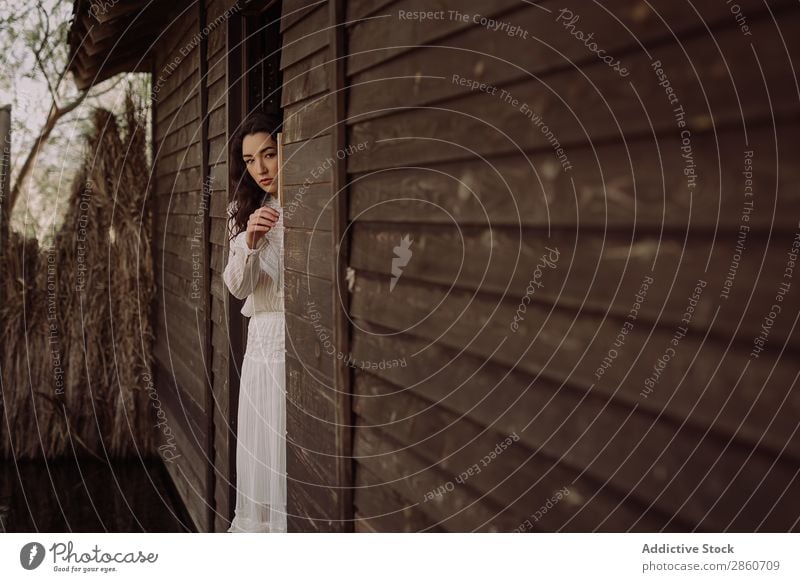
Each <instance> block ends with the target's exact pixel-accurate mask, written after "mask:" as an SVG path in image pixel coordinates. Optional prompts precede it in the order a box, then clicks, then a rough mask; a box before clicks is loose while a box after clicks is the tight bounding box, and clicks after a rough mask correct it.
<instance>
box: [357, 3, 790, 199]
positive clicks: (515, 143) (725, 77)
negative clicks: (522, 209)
mask: <svg viewBox="0 0 800 582" xmlns="http://www.w3.org/2000/svg"><path fill="white" fill-rule="evenodd" d="M782 24H785V26H786V28H787V29H788V30H795V29H798V28H800V12H797V11H795V12H792V13H790V14H788V15H786V16H785V18H784V19H783V20H782ZM753 34H754V35H755V36H756V37H757V38H758V41H759V42H758V55H759V60H758V61H755V60H754V59H750V58H748V59H744V58H741V59H735V60H728V61H724V60H723V57H722V56H719V57H717V56H714V57H710V56H709V55H716V54H717V46H719V50H720V51H721V54H722V55H725V54H740V51H741V46H742V44H741V42H742V39H741V33H740V32H739V30H738V29H733V30H726V31H723V32H721V33H720V34H719V35H717V36H716V37H714V38H708V37H697V38H693V39H691V40H689V41H687V42H686V43H682V44H681V45H679V46H678V45H671V44H670V45H659V46H658V47H655V48H653V49H652V50H651V51H650V55H647V54H644V53H637V54H635V55H631V57H630V58H629V59H627V60H626V67H627V68H628V69H629V70H630V75H629V76H628V77H626V78H625V79H624V81H627V82H623V80H622V79H621V78H620V75H619V74H618V73H616V72H615V71H614V70H613V69H611V68H610V67H608V66H607V65H606V64H605V63H604V62H602V61H598V62H596V63H594V64H591V65H588V66H587V67H585V68H584V69H583V70H582V72H583V73H584V74H583V75H581V76H577V75H575V74H574V72H573V71H572V70H565V71H561V72H558V73H556V74H554V75H552V76H548V77H547V78H546V79H543V80H525V81H523V82H521V83H518V84H515V85H506V86H505V87H503V88H502V89H504V90H506V91H507V92H508V95H509V96H510V98H511V99H515V100H516V106H514V105H513V103H512V104H509V103H507V102H506V100H505V99H504V98H498V96H497V95H491V94H489V93H486V92H477V93H475V94H473V95H468V96H466V97H462V98H458V99H454V100H450V101H448V102H447V103H446V105H445V104H442V105H440V106H437V107H434V108H425V107H411V108H407V109H406V108H404V107H400V108H398V112H397V113H394V114H392V115H389V116H386V117H382V118H380V119H372V120H367V121H364V122H363V123H362V122H360V121H359V119H358V116H353V115H351V116H350V121H351V122H353V123H355V125H354V126H353V127H351V129H350V131H349V138H348V140H349V143H360V142H367V143H369V144H370V147H368V148H366V149H365V150H363V151H356V152H354V153H353V154H352V155H350V156H349V157H348V171H350V172H366V171H369V170H374V169H381V168H387V167H393V166H397V165H400V164H403V165H412V164H418V163H424V162H432V161H447V160H454V159H465V158H474V157H475V155H476V154H481V155H484V154H485V155H498V154H500V153H512V152H520V151H525V152H529V151H535V150H542V151H549V152H551V154H553V155H552V157H553V160H558V163H557V166H556V171H563V172H569V171H570V169H571V167H572V164H571V162H570V159H569V158H570V155H571V151H572V149H574V147H575V146H576V145H578V144H589V143H598V142H600V141H606V140H619V139H621V138H623V137H625V138H627V137H635V136H641V135H649V134H651V133H655V134H661V135H669V136H674V135H679V136H680V134H681V131H688V132H689V133H688V134H684V137H687V139H688V140H689V141H688V145H687V148H689V149H690V150H691V151H689V152H688V153H689V154H691V153H692V151H695V150H696V148H691V135H693V134H695V133H697V132H701V131H705V130H708V129H710V128H711V127H720V126H723V127H724V126H726V125H731V126H736V125H738V124H740V123H741V120H743V119H744V120H752V121H758V120H764V119H769V118H770V116H775V117H777V118H778V119H791V118H792V116H793V115H794V116H795V118H796V112H797V110H798V102H797V99H796V96H794V95H793V94H792V93H791V92H788V91H782V90H781V87H782V86H783V83H784V79H785V77H786V74H787V64H786V59H785V56H786V47H784V45H783V43H782V41H781V39H780V37H778V36H777V35H775V34H774V30H773V24H772V23H771V22H769V21H767V20H764V19H762V20H760V21H758V22H756V23H754V24H753ZM790 42H794V41H790ZM798 42H800V41H798ZM791 48H792V47H789V49H790V50H791ZM712 58H713V60H710V59H712ZM687 59H688V61H689V62H708V65H707V66H706V67H704V68H703V69H702V71H695V70H694V69H692V68H691V67H689V66H687ZM709 61H710V62H709ZM653 62H660V65H661V68H662V69H663V71H664V72H665V74H666V77H667V80H668V81H669V83H670V87H671V88H672V89H673V91H674V93H675V94H676V95H677V97H678V102H677V105H676V104H674V103H670V98H669V97H668V95H667V94H666V93H665V90H664V88H663V87H662V86H661V85H660V84H659V83H660V79H659V78H658V76H657V74H656V72H655V71H654V68H653V66H652V64H653ZM715 63H718V64H715ZM726 63H727V65H728V67H727V68H726ZM698 75H699V81H700V82H701V83H702V85H701V84H700V83H699V82H698ZM762 75H763V79H764V82H763V83H761V82H759V83H751V82H750V81H751V80H752V79H754V78H756V79H761V78H762ZM740 86H741V87H746V88H747V93H746V94H745V93H737V90H736V88H737V87H740ZM354 90H355V89H354ZM498 94H501V93H500V92H499V91H498ZM767 103H768V104H769V106H766V105H765V104H767ZM677 106H679V107H681V108H682V111H681V112H679V114H678V116H679V118H676V112H675V107H677ZM679 123H683V124H685V126H684V127H681V126H680V125H679ZM405 136H413V139H404V137H405ZM423 143H425V144H432V143H435V144H436V147H421V144H423ZM683 145H684V144H682V146H681V147H683ZM562 150H563V151H562ZM678 154H681V152H680V151H679V152H678ZM687 160H689V161H692V160H693V158H687ZM398 162H399V163H398ZM686 169H687V170H688V169H691V170H692V171H693V172H695V175H696V174H697V173H699V169H698V168H697V167H696V164H695V165H691V166H687V167H686ZM689 181H690V180H687V184H688V183H689ZM686 187H687V189H691V187H688V186H686Z"/></svg>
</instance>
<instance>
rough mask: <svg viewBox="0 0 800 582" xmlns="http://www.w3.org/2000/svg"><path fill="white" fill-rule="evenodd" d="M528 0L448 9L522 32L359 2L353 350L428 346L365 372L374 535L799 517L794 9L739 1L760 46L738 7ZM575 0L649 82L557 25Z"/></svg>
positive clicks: (406, 5)
mask: <svg viewBox="0 0 800 582" xmlns="http://www.w3.org/2000/svg"><path fill="white" fill-rule="evenodd" d="M530 4H531V3H527V2H526V3H522V2H519V1H512V0H502V1H498V2H492V3H491V4H490V5H489V4H487V3H485V2H477V1H470V2H463V1H458V2H456V1H442V2H439V3H437V6H436V9H437V10H442V9H443V10H457V11H459V12H460V13H462V14H468V15H472V14H482V15H483V16H486V17H490V18H494V19H496V20H498V21H501V22H508V23H509V24H513V25H518V26H520V27H521V30H522V31H527V35H528V37H527V39H524V38H520V36H509V35H508V34H505V33H504V32H503V31H502V30H498V31H491V30H488V29H487V28H486V27H484V26H481V25H480V24H475V23H473V22H472V21H471V20H470V21H469V22H463V21H461V20H459V19H453V20H451V19H445V20H432V21H426V22H413V21H408V20H401V19H399V18H398V15H399V12H398V11H399V10H414V9H419V6H418V5H417V3H414V2H411V1H397V2H381V3H374V2H351V3H348V14H347V20H348V22H350V25H349V27H348V30H347V46H348V53H349V57H348V59H347V74H348V79H347V81H348V87H349V89H348V111H347V113H348V115H347V119H348V124H349V129H348V132H349V134H348V143H349V144H350V146H351V147H352V146H353V145H355V144H360V143H365V144H366V147H365V148H364V149H362V150H357V151H354V153H352V154H351V155H349V156H348V157H347V168H348V172H349V179H350V186H349V198H348V199H349V218H350V220H351V221H352V222H353V224H352V226H351V229H350V236H351V237H352V238H351V240H350V244H351V249H352V250H351V254H350V258H349V261H350V262H349V264H350V266H351V267H352V268H353V269H354V270H355V285H354V287H353V293H352V299H351V301H352V303H351V316H352V318H353V324H352V330H351V332H352V340H351V341H352V345H353V348H352V350H353V354H354V356H355V358H356V360H357V361H360V360H367V361H373V362H376V363H377V362H380V361H381V360H387V361H391V360H395V359H397V358H403V357H404V358H406V362H407V365H406V366H398V367H384V369H369V370H365V369H361V368H359V367H356V368H355V369H354V382H353V393H354V402H353V409H354V411H355V414H356V421H355V424H356V426H355V433H354V437H353V438H354V457H355V485H356V489H355V511H356V519H357V523H356V529H357V530H358V531H369V530H379V531H385V530H392V531H396V530H435V529H444V530H450V531H470V530H499V531H512V530H515V529H518V528H519V529H523V530H572V531H591V530H595V529H598V530H614V531H620V530H661V529H664V530H672V529H681V530H685V529H692V528H695V527H696V528H698V529H699V530H723V529H730V530H741V531H752V530H783V531H785V530H787V529H789V528H792V527H795V528H796V527H797V523H798V522H797V518H798V515H800V509H798V503H797V499H800V481H798V479H797V467H798V461H800V439H798V438H797V433H796V431H797V426H798V425H797V418H798V415H799V414H800V398H798V394H800V393H798V391H797V384H796V383H797V377H798V366H797V352H798V349H800V336H798V333H797V332H796V329H795V326H796V323H797V317H798V306H799V305H800V301H798V297H799V296H800V281H798V280H797V277H796V274H797V271H796V269H795V281H794V282H793V283H792V285H791V289H790V290H789V292H788V294H786V295H785V296H784V298H783V301H779V300H776V299H775V297H776V294H778V293H779V289H780V287H779V286H780V284H781V283H784V282H786V281H787V280H786V279H785V278H784V273H785V268H786V266H787V256H788V255H787V253H788V252H789V250H790V246H791V243H792V240H793V239H795V237H796V235H797V232H798V216H800V201H799V200H798V197H797V195H796V184H797V180H798V178H799V177H800V176H798V174H799V173H800V170H798V165H797V163H796V159H793V158H792V156H793V155H794V154H790V151H793V150H794V147H795V142H796V140H797V138H796V136H797V132H798V130H799V129H800V125H799V124H798V121H797V120H798V117H797V113H798V110H800V106H799V102H798V97H799V95H798V91H797V83H796V77H794V76H793V74H792V69H791V65H790V55H797V54H800V46H799V44H800V34H798V33H800V9H798V7H797V5H796V3H795V4H792V3H791V2H771V3H770V8H767V7H766V6H765V5H764V3H763V2H760V1H756V0H752V1H750V0H741V1H739V2H738V4H739V5H740V6H741V8H742V12H743V13H744V14H745V15H746V20H747V24H748V26H749V34H746V32H747V31H745V30H744V29H742V28H740V26H739V23H737V22H736V19H735V16H734V15H732V14H731V12H730V8H729V6H728V5H727V4H726V3H724V2H708V3H694V8H691V7H690V6H688V5H686V4H685V3H676V2H670V1H668V0H664V1H658V2H655V3H651V5H652V6H653V7H654V8H655V10H657V11H658V14H656V13H654V12H653V11H652V10H651V9H650V8H648V4H647V3H644V2H639V1H632V0H613V1H611V2H605V3H603V6H600V5H599V4H593V3H590V2H581V3H578V2H575V3H573V5H574V6H572V7H570V6H569V5H564V4H563V3H560V4H559V3H555V2H551V1H541V2H538V3H537V4H538V5H539V6H531V5H530ZM565 6H567V7H568V8H570V9H571V10H572V11H573V12H574V14H576V15H579V16H580V20H579V22H578V24H577V25H576V28H577V29H579V30H582V31H583V32H584V33H585V34H588V33H590V32H592V33H594V39H595V41H596V42H597V44H598V46H599V47H601V48H603V49H605V50H606V51H607V54H609V55H613V56H614V57H615V58H618V59H620V61H621V64H622V66H624V67H626V69H627V71H628V72H629V75H628V76H626V77H621V76H620V74H619V73H618V72H616V71H614V70H613V68H612V67H609V66H608V65H607V64H606V63H604V62H602V61H601V60H599V59H598V58H597V57H596V55H595V54H593V53H592V52H590V51H589V50H588V49H587V47H586V46H585V44H584V43H583V42H581V41H579V40H577V39H576V38H575V37H574V36H573V35H572V34H570V31H569V30H567V29H566V28H565V26H564V23H563V22H558V21H557V17H558V16H559V10H561V9H562V8H563V7H565ZM773 13H774V14H773ZM385 15H388V17H380V18H367V19H364V20H360V19H361V18H364V17H377V16H385ZM420 45H425V46H420ZM656 61H660V62H661V68H663V71H664V72H665V74H666V78H667V79H668V82H669V84H670V86H671V88H672V89H673V91H674V93H675V95H676V96H677V98H678V100H679V101H677V102H673V103H670V101H669V96H668V94H667V93H666V92H665V86H664V85H659V83H660V82H663V78H659V77H658V76H657V69H658V68H659V67H658V66H653V63H654V62H656ZM453 75H458V76H459V77H457V78H456V79H455V81H454V79H453ZM459 78H464V79H468V80H476V81H479V82H482V83H487V84H488V85H489V87H488V88H485V89H486V90H485V91H481V90H474V91H471V90H470V89H469V88H468V87H467V86H465V85H464V84H462V83H459V82H458V80H459ZM320 82H322V81H320ZM491 87H497V90H496V92H495V94H490V93H491ZM502 90H505V91H506V92H507V95H509V96H510V98H509V100H506V99H505V95H506V93H502V92H501V91H502ZM513 100H516V102H513ZM523 103H524V104H527V105H528V106H529V108H530V110H532V111H534V112H536V113H537V114H538V115H539V116H540V119H541V120H542V122H543V123H544V124H546V126H547V128H549V130H550V131H552V135H549V134H548V133H547V131H546V130H545V129H542V126H541V125H537V124H536V123H535V119H531V118H529V117H527V116H526V115H525V114H524V112H523V111H522V104H523ZM679 106H680V107H682V108H683V111H684V113H685V117H680V115H678V114H677V113H676V111H675V109H676V108H677V107H679ZM679 122H683V123H685V124H686V125H685V127H680V126H679ZM683 129H686V130H688V132H689V133H688V134H684V136H688V139H689V141H688V142H685V141H683V140H682V135H681V131H682V130H683ZM553 137H554V138H555V139H557V140H558V141H559V142H560V146H561V147H562V148H563V149H564V153H565V155H566V159H567V162H568V163H567V164H566V165H565V164H563V163H562V162H560V161H559V159H558V158H557V153H556V152H555V151H554V149H555V146H554V144H553V142H552V138H553ZM686 145H689V146H690V147H691V159H690V158H689V157H683V154H687V153H688V150H687V149H684V150H682V149H681V148H682V146H686ZM751 151H752V152H753V154H752V158H751V159H752V171H753V176H754V190H753V192H754V196H753V197H752V198H751V197H748V196H746V195H745V189H746V186H747V185H746V182H745V179H746V178H745V176H744V175H743V173H742V172H743V171H744V170H745V169H746V164H747V161H746V158H747V159H750V158H749V155H750V154H748V153H746V152H751ZM690 163H693V164H694V170H695V172H696V176H697V177H696V181H694V184H695V185H694V186H691V185H690V184H692V183H693V179H692V177H691V175H687V173H685V172H684V170H685V169H686V170H688V168H689V164H690ZM688 173H689V174H691V171H688ZM321 188H322V187H321ZM323 192H324V190H323ZM325 194H327V192H326V193H325ZM750 200H754V206H753V209H752V212H750V211H749V210H747V208H748V207H747V205H746V203H747V202H748V201H750ZM744 216H746V217H747V218H744ZM742 225H745V226H749V231H746V242H745V243H744V250H743V252H741V260H740V262H739V264H738V267H737V268H736V269H735V277H734V278H733V279H732V282H731V277H730V275H729V270H730V267H731V265H732V261H733V260H734V257H736V258H737V259H738V254H737V249H736V247H737V241H739V240H740V238H739V237H740V234H741V232H743V231H740V226H742ZM405 235H408V236H410V238H411V239H412V241H413V242H412V244H411V246H410V250H411V252H412V256H411V258H410V260H409V262H408V264H407V265H406V266H405V267H403V269H402V275H401V277H400V278H399V280H398V282H397V284H396V287H395V288H394V289H393V290H391V291H390V288H389V285H390V280H391V276H392V258H393V257H394V252H393V251H394V248H395V247H396V246H398V245H399V244H400V241H401V239H402V237H404V236H405ZM295 236H299V234H298V235H295ZM329 244H330V241H326V246H327V245H329ZM309 247H310V245H305V248H309ZM548 248H550V249H556V251H557V252H553V251H549V250H548ZM543 256H544V257H548V259H550V260H551V262H552V263H553V264H552V266H548V265H547V264H546V263H543V262H541V259H542V257H543ZM556 257H557V261H555V260H554V259H555V258H556ZM317 260H318V259H317V256H316V255H313V256H310V257H306V256H303V257H297V258H296V261H297V262H298V263H301V264H302V265H303V266H311V268H312V269H314V268H316V269H318V270H319V272H320V273H322V272H323V271H324V268H323V267H325V268H327V265H320V264H319V263H318V262H317ZM537 265H541V266H539V267H538V272H537ZM726 279H728V283H727V285H730V287H729V290H730V292H729V294H726V291H725V289H726V288H727V287H726ZM532 280H534V281H535V284H533V285H531V284H530V282H531V281H532ZM650 280H652V284H650V285H649V287H648V288H647V289H644V288H643V287H642V282H643V281H644V282H647V281H650ZM314 281H315V283H317V284H318V285H319V286H320V288H321V289H322V290H323V291H325V292H327V289H328V288H327V285H328V284H329V283H328V281H327V280H324V277H322V276H319V277H317V278H315V279H314ZM300 284H301V283H300V282H298V286H299V285H300ZM698 284H699V285H700V291H702V293H701V294H700V297H699V301H698V302H697V304H696V306H694V312H693V313H692V317H691V321H690V323H689V325H688V332H687V333H686V335H685V337H682V335H681V333H680V331H679V327H680V326H683V325H684V323H682V322H681V319H682V316H683V314H684V312H685V311H686V310H687V308H688V307H690V306H691V305H692V299H691V298H692V295H693V293H694V289H695V288H696V287H697V286H698ZM539 285H541V286H539ZM703 285H705V286H704V287H703ZM528 289H535V291H534V292H532V293H530V294H529V297H531V298H532V300H531V301H530V304H529V305H526V306H525V307H526V310H525V311H524V313H523V312H521V311H518V310H519V309H520V308H519V306H520V304H521V301H522V298H523V297H524V296H526V293H528V291H527V290H528ZM640 291H643V292H644V295H646V298H645V299H644V301H643V302H641V303H639V304H637V297H636V296H637V293H640ZM641 296H642V294H640V297H641ZM778 302H780V304H781V305H782V307H783V310H782V312H781V313H780V314H779V316H778V317H777V319H775V320H774V323H773V324H771V327H770V331H769V335H768V341H767V345H766V347H765V349H764V350H763V352H761V353H760V354H759V356H758V357H753V356H751V355H750V353H751V350H752V349H753V347H754V339H755V338H757V337H758V335H759V333H760V331H761V329H762V325H763V324H764V323H765V318H766V317H768V315H769V312H770V305H772V304H774V303H778ZM634 305H640V306H641V308H640V309H639V310H638V311H632V309H633V307H634ZM631 314H633V317H631ZM515 315H516V316H520V315H521V316H522V317H521V319H519V318H518V322H517V323H518V329H516V330H514V329H513V328H512V326H511V324H512V322H513V321H514V318H515ZM626 322H629V323H630V325H629V326H626V325H625V323H626ZM767 324H768V325H770V322H767ZM623 328H624V329H625V330H626V331H627V332H628V333H625V334H622V337H623V340H622V343H619V337H620V333H621V330H622V329H623ZM676 334H677V335H676ZM673 339H676V340H677V341H676V343H677V345H675V344H673V343H672V340H673ZM615 341H617V342H618V343H617V344H615ZM671 347H673V348H674V354H673V352H668V351H667V350H668V349H669V348H671ZM611 349H615V350H616V351H615V352H613V358H611V359H610V365H608V367H607V368H602V364H603V361H604V358H608V356H609V353H610V350H611ZM665 354H668V355H670V356H671V358H670V359H669V361H668V362H667V364H666V366H664V367H663V369H660V370H659V371H658V374H655V371H654V367H659V366H660V364H659V359H660V358H662V359H663V358H664V356H665ZM606 362H607V363H608V362H609V360H608V359H607V360H606ZM325 365H329V364H325V363H322V364H320V366H321V367H324V366H325ZM598 369H600V370H599V372H598ZM297 375H298V377H300V378H307V375H305V374H301V373H298V374H297ZM654 375H655V377H657V381H656V382H655V383H654V384H655V385H654V386H653V387H652V389H650V388H649V387H648V384H647V381H648V378H652V377H654ZM509 437H513V438H512V441H513V442H512V444H511V445H510V446H509V447H507V448H503V447H500V453H499V454H497V453H495V454H494V455H492V454H491V453H492V451H494V450H496V447H497V446H498V443H501V442H503V441H504V440H505V439H507V438H509ZM516 437H518V439H519V440H515V439H516ZM487 455H488V457H487ZM487 458H488V461H486V459H487ZM562 488H567V489H566V490H567V491H568V492H569V493H568V494H567V495H565V496H564V497H563V500H558V502H556V503H555V504H553V503H552V502H550V505H551V506H552V507H548V509H547V510H546V511H544V512H543V513H540V514H539V515H538V516H536V517H534V516H535V514H536V512H537V510H539V509H540V508H542V507H545V506H547V504H548V500H550V499H552V498H553V497H554V496H555V495H556V494H557V493H558V491H559V490H562ZM526 520H527V522H526ZM793 524H794V525H793Z"/></svg>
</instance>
